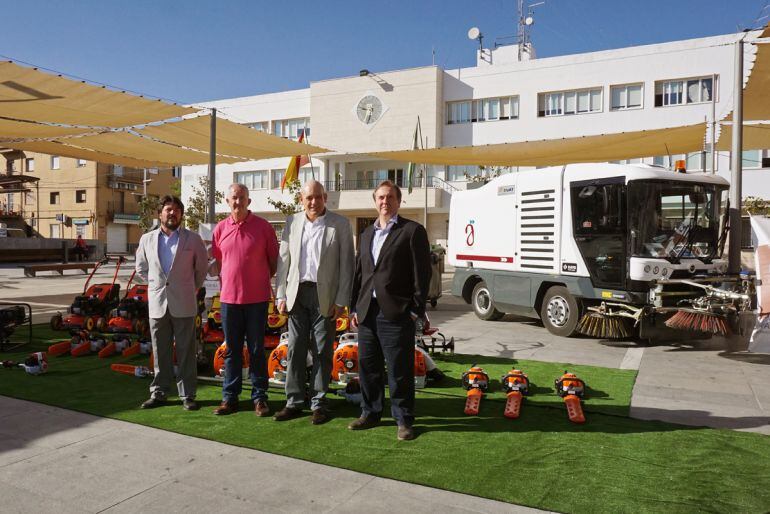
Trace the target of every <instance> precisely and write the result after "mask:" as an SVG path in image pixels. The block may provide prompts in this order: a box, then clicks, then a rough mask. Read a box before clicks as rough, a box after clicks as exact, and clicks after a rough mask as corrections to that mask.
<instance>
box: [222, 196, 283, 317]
mask: <svg viewBox="0 0 770 514" xmlns="http://www.w3.org/2000/svg"><path fill="white" fill-rule="evenodd" d="M212 237H213V239H212V241H211V249H212V252H213V255H214V258H216V259H217V260H218V261H219V263H220V272H219V278H220V280H221V281H222V291H221V292H220V297H219V299H220V301H221V302H224V303H235V304H247V303H259V302H266V301H268V300H270V297H271V296H272V295H273V290H272V288H271V286H270V261H271V260H272V261H274V262H275V261H276V260H277V258H278V240H277V239H276V237H275V230H273V227H271V226H270V223H268V222H267V221H265V220H264V219H262V218H260V217H259V216H257V215H255V214H252V213H251V211H249V214H248V216H246V219H244V220H243V221H242V222H240V223H236V222H235V221H234V220H233V217H232V216H228V217H227V219H224V220H222V221H220V222H219V223H217V226H216V227H215V228H214V235H213V236H212Z"/></svg>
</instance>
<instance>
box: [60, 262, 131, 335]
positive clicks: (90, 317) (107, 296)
mask: <svg viewBox="0 0 770 514" xmlns="http://www.w3.org/2000/svg"><path fill="white" fill-rule="evenodd" d="M108 261H109V259H107V258H104V259H102V260H101V261H99V262H97V263H96V266H94V269H93V270H91V274H90V275H88V279H87V280H86V283H85V285H84V286H83V294H82V295H78V296H76V297H75V299H74V300H73V302H72V305H71V306H70V308H69V313H68V314H67V315H66V316H64V315H62V314H61V313H57V314H55V315H54V316H53V317H51V328H52V329H54V330H80V329H83V328H84V329H86V330H88V331H89V332H90V331H91V330H93V329H94V328H95V327H96V323H97V322H98V321H99V319H101V318H102V317H104V316H106V315H107V313H109V312H110V310H111V309H113V308H114V307H115V306H116V305H117V303H118V298H119V297H120V284H116V283H115V280H116V279H117V278H118V271H120V266H121V265H122V264H123V263H124V262H125V259H124V258H123V257H120V258H119V259H118V261H117V264H116V266H115V274H114V275H113V277H112V283H111V284H94V285H92V286H90V287H89V286H88V284H89V283H90V282H91V279H92V278H93V276H94V273H95V272H96V270H97V269H99V268H100V267H101V266H103V265H104V264H106V263H107V262H108Z"/></svg>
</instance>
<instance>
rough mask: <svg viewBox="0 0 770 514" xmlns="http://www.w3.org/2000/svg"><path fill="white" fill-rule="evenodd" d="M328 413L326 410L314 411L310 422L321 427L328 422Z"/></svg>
mask: <svg viewBox="0 0 770 514" xmlns="http://www.w3.org/2000/svg"><path fill="white" fill-rule="evenodd" d="M329 418H330V416H329V411H327V410H326V409H316V410H314V411H313V415H312V416H310V422H311V423H312V424H314V425H323V424H324V423H326V422H327V421H329Z"/></svg>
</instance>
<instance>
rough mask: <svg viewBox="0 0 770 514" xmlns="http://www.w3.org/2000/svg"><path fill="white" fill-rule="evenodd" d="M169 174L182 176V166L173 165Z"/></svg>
mask: <svg viewBox="0 0 770 514" xmlns="http://www.w3.org/2000/svg"><path fill="white" fill-rule="evenodd" d="M171 175H172V176H173V177H174V178H182V167H181V166H174V167H173V168H171Z"/></svg>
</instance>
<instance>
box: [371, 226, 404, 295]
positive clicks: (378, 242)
mask: <svg viewBox="0 0 770 514" xmlns="http://www.w3.org/2000/svg"><path fill="white" fill-rule="evenodd" d="M397 222H398V214H396V215H395V216H393V217H392V218H390V219H389V220H388V222H387V223H386V224H385V228H382V227H381V226H380V220H379V219H378V220H377V221H375V222H374V236H373V237H372V261H374V265H375V266H376V265H377V261H378V260H380V251H381V250H382V245H384V244H385V240H386V239H387V238H388V236H389V235H390V231H391V230H393V227H394V226H395V225H396V223H397ZM372 297H374V298H377V291H375V290H374V288H372Z"/></svg>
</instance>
